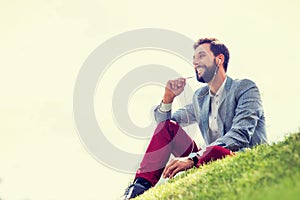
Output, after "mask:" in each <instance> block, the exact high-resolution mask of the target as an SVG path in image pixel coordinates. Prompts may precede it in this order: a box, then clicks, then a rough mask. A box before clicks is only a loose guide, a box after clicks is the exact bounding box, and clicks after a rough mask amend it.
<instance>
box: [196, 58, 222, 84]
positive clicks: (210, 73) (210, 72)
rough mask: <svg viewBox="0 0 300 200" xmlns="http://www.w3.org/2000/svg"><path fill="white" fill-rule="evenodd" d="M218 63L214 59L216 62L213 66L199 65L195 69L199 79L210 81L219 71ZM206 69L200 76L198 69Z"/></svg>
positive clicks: (200, 80)
mask: <svg viewBox="0 0 300 200" xmlns="http://www.w3.org/2000/svg"><path fill="white" fill-rule="evenodd" d="M217 67H218V66H217V63H216V60H215V59H214V62H213V64H212V65H211V66H209V67H208V66H207V65H198V66H197V67H196V69H195V72H196V77H197V80H198V81H199V82H201V83H209V82H210V81H211V80H212V79H213V77H214V76H215V73H216V72H217ZM199 68H200V69H201V70H202V71H203V70H204V72H203V74H202V76H199V73H198V69H199Z"/></svg>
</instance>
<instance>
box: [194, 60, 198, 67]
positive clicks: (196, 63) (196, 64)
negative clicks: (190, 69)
mask: <svg viewBox="0 0 300 200" xmlns="http://www.w3.org/2000/svg"><path fill="white" fill-rule="evenodd" d="M193 65H194V68H196V67H197V66H198V65H199V63H198V62H197V61H196V60H195V59H194V60H193Z"/></svg>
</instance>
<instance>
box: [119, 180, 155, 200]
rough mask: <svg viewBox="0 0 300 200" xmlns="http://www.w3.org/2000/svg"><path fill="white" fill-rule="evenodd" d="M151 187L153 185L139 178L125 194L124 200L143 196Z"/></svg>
mask: <svg viewBox="0 0 300 200" xmlns="http://www.w3.org/2000/svg"><path fill="white" fill-rule="evenodd" d="M150 187H151V183H150V182H149V181H147V180H146V179H143V178H137V179H136V180H135V181H134V183H133V184H131V185H130V186H129V187H128V188H127V190H126V191H125V194H124V200H128V199H132V198H135V197H137V196H139V195H141V194H143V193H144V192H145V191H146V190H148V189H149V188H150Z"/></svg>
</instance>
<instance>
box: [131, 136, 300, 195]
mask: <svg viewBox="0 0 300 200" xmlns="http://www.w3.org/2000/svg"><path fill="white" fill-rule="evenodd" d="M136 199H139V200H141V199H143V200H158V199H184V200H188V199H197V200H198V199H229V200H234V199H243V200H244V199H245V200H254V199H255V200H256V199H263V200H268V199H270V200H271V199H272V200H273V199H300V133H295V134H290V135H289V136H288V137H286V138H285V140H284V141H282V142H278V143H276V144H272V145H260V146H257V147H256V148H254V149H252V150H246V151H245V152H243V153H238V154H237V155H236V156H233V157H227V158H225V159H223V160H218V161H215V162H212V163H210V164H207V165H205V166H202V167H200V168H199V169H191V170H188V171H187V172H185V173H183V174H181V175H180V176H177V177H176V178H175V179H173V180H170V181H168V182H167V183H166V184H161V185H158V186H156V187H154V188H152V189H150V190H149V191H147V192H145V193H144V194H143V195H141V196H140V197H137V198H136Z"/></svg>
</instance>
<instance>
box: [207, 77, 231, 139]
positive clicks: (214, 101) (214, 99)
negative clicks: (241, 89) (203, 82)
mask: <svg viewBox="0 0 300 200" xmlns="http://www.w3.org/2000/svg"><path fill="white" fill-rule="evenodd" d="M226 80H227V76H226V78H225V80H224V81H223V83H222V85H221V87H220V88H219V89H218V91H217V92H216V94H215V95H213V94H212V93H211V91H210V90H209V96H210V111H209V119H208V122H209V128H208V134H210V135H211V139H212V141H210V142H214V141H215V140H216V139H218V138H219V137H221V136H222V135H221V133H220V130H219V127H218V117H219V113H218V110H219V106H220V101H221V97H222V94H223V91H224V86H225V83H226Z"/></svg>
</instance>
